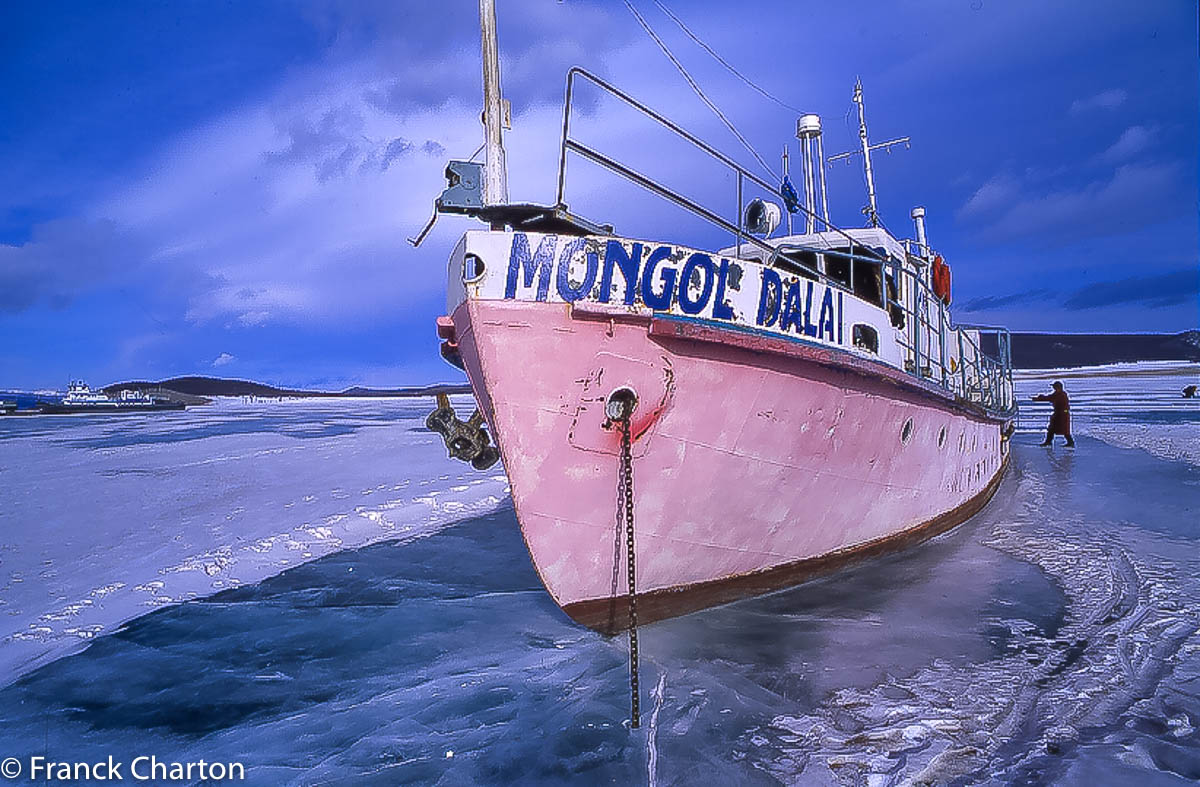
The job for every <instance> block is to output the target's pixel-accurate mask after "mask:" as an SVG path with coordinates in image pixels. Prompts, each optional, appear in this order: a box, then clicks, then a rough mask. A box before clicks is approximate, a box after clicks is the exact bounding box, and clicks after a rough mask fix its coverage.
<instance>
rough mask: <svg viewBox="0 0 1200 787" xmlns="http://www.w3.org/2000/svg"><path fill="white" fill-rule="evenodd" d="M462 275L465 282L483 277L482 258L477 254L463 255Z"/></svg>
mask: <svg viewBox="0 0 1200 787" xmlns="http://www.w3.org/2000/svg"><path fill="white" fill-rule="evenodd" d="M462 277H463V281H464V282H467V283H470V282H475V281H479V280H480V279H481V278H483V260H482V259H481V258H480V257H479V255H477V254H468V255H467V256H465V257H463V267H462Z"/></svg>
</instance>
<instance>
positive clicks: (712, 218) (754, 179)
mask: <svg viewBox="0 0 1200 787" xmlns="http://www.w3.org/2000/svg"><path fill="white" fill-rule="evenodd" d="M576 78H580V79H584V80H586V81H588V82H591V83H592V84H593V85H595V86H596V87H597V88H599V89H600V90H602V91H604V92H605V93H608V94H609V95H611V96H612V97H614V98H616V99H618V100H619V101H621V102H622V103H624V104H626V105H627V106H629V107H631V108H633V109H634V110H636V111H637V112H640V113H641V114H643V115H645V116H646V117H648V118H650V119H651V120H654V121H655V122H656V123H658V124H659V125H661V126H662V127H663V128H666V129H667V130H669V131H671V132H672V133H674V134H675V135H676V136H678V137H680V138H682V139H684V140H685V141H687V142H689V143H690V144H691V145H693V146H694V147H696V148H698V149H700V150H702V151H704V152H705V153H707V154H708V155H709V156H710V157H712V158H714V159H716V160H717V161H719V162H720V163H722V164H724V165H725V166H726V167H727V168H728V169H730V170H731V171H732V172H733V173H734V174H735V176H736V181H737V186H736V191H737V212H736V213H735V214H734V216H735V217H736V219H735V222H733V223H731V222H729V221H727V220H725V219H724V218H723V217H721V216H720V215H718V214H716V213H714V212H713V211H711V210H709V209H708V208H706V207H704V206H703V205H700V204H699V203H697V202H695V201H693V200H690V199H688V198H687V197H684V196H683V195H682V194H678V193H676V192H674V191H672V190H671V189H670V188H668V187H667V186H664V185H662V184H661V183H658V182H656V181H654V180H652V179H650V178H648V177H646V176H645V175H643V174H642V173H640V172H637V171H636V170H634V169H632V168H630V167H627V166H625V165H624V164H621V163H620V162H618V161H616V160H615V159H613V158H611V157H609V156H606V155H604V154H603V153H600V152H599V151H597V150H594V149H592V148H590V147H588V146H587V145H584V144H583V143H582V142H580V141H578V140H576V139H573V138H572V137H571V107H572V100H573V98H574V95H575V80H576ZM568 152H570V153H575V154H576V155H579V156H581V157H583V158H585V159H587V160H588V161H591V162H592V163H593V164H597V165H599V166H601V167H604V168H605V169H608V170H609V171H611V172H613V173H615V174H617V175H620V176H621V177H623V178H625V179H626V180H629V181H630V182H632V183H634V184H635V185H638V186H641V187H642V188H644V189H646V190H648V191H650V192H652V193H654V194H657V195H658V196H660V197H662V198H664V199H666V200H668V201H670V202H673V203H675V204H676V205H678V206H680V207H682V208H684V209H686V210H689V211H691V212H692V213H695V214H696V215H697V216H700V217H701V218H703V219H705V220H706V221H708V222H710V223H712V224H714V225H715V226H717V227H720V228H721V229H724V230H726V231H727V232H729V233H731V234H732V235H733V236H734V238H735V244H736V247H737V249H738V254H739V256H740V254H741V246H742V243H750V244H753V245H754V246H757V247H758V248H759V249H761V250H762V251H763V252H765V253H766V254H772V252H773V251H774V248H775V247H774V246H772V245H771V244H770V243H767V242H766V241H765V240H762V239H760V238H756V237H754V236H753V235H750V234H749V233H747V232H746V231H745V230H743V229H742V225H741V217H742V209H743V207H744V206H745V205H746V200H745V186H746V182H747V181H749V182H750V183H752V184H753V185H755V186H758V187H759V188H761V189H762V190H763V191H765V192H766V193H768V194H770V195H771V196H773V197H775V198H776V199H778V200H780V201H781V202H784V201H785V200H784V197H783V194H782V193H781V192H780V191H779V189H777V188H776V187H775V186H772V185H771V184H770V183H767V182H766V181H765V180H763V179H762V178H760V177H758V176H757V175H755V174H754V173H753V172H750V171H749V170H748V169H746V168H745V167H743V166H742V165H741V164H738V163H737V162H736V161H734V160H733V159H731V158H729V157H728V156H726V155H725V154H724V153H722V152H721V151H719V150H717V149H716V148H714V147H713V146H711V145H709V144H708V143H707V142H705V141H704V140H702V139H700V138H699V137H697V136H695V135H694V134H692V133H691V132H689V131H687V130H686V129H684V128H683V127H681V126H680V125H679V124H677V123H676V122H675V121H673V120H671V119H670V118H668V117H666V116H664V115H662V114H661V113H659V112H658V111H656V110H654V109H653V108H651V107H649V106H647V105H645V104H643V103H642V102H640V101H638V100H637V99H635V98H633V97H632V96H630V95H629V94H628V93H626V92H624V91H623V90H621V89H620V88H618V87H616V86H614V85H612V84H610V83H608V82H606V81H605V80H603V79H601V78H600V77H598V76H596V75H595V74H593V73H591V72H589V71H587V70H585V69H582V68H579V67H578V66H576V67H574V68H572V69H571V70H570V71H568V72H567V92H566V100H565V101H564V102H563V123H562V142H561V145H560V147H559V154H558V190H557V192H556V197H555V202H556V204H558V205H560V206H562V205H565V204H566V203H565V201H564V197H565V192H566V184H567V153H568ZM799 209H800V210H801V211H803V212H804V213H806V214H809V215H810V216H812V217H813V218H814V219H815V220H817V221H820V222H821V223H822V224H824V225H825V226H827V227H828V229H829V230H830V231H831V232H837V233H839V234H841V235H842V236H844V237H845V238H846V240H847V241H848V242H850V243H851V244H853V243H854V239H853V238H851V237H850V235H849V234H847V233H846V232H845V231H844V230H842V229H840V228H838V227H835V226H833V225H832V224H829V223H827V222H826V221H825V219H824V218H822V217H820V216H818V215H817V214H816V213H815V212H813V211H812V210H810V209H809V208H808V207H807V206H805V205H800V206H799ZM771 259H772V263H771V264H775V263H777V262H779V261H780V260H779V257H778V255H773V256H772V258H771ZM785 259H786V258H785ZM781 267H784V268H786V269H789V270H790V269H791V268H792V265H791V264H790V261H789V262H784V263H783V264H782V265H781Z"/></svg>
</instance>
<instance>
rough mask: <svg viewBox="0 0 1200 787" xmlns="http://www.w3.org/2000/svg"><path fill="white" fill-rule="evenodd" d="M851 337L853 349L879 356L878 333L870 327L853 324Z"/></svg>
mask: <svg viewBox="0 0 1200 787" xmlns="http://www.w3.org/2000/svg"><path fill="white" fill-rule="evenodd" d="M853 336H854V346H855V347H857V348H859V349H860V350H866V351H867V352H872V353H875V354H876V355H879V332H878V331H876V330H875V329H874V328H873V327H872V326H870V325H865V324H863V323H857V324H855V326H854V333H853Z"/></svg>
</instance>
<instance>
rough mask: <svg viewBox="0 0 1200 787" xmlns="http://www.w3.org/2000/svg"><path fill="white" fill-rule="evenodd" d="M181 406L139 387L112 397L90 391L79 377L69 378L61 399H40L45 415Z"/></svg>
mask: <svg viewBox="0 0 1200 787" xmlns="http://www.w3.org/2000/svg"><path fill="white" fill-rule="evenodd" d="M184 407H185V405H184V404H183V403H182V402H174V401H171V400H170V399H169V398H167V397H165V396H161V395H157V394H151V393H145V392H142V391H131V390H123V391H121V393H120V394H119V395H118V396H117V397H115V398H114V397H111V396H109V395H108V394H106V393H104V392H103V391H93V390H92V389H91V388H89V387H88V384H87V383H85V382H83V381H82V380H72V381H71V384H70V385H69V386H68V388H67V395H66V396H64V397H63V398H62V400H61V401H59V402H43V403H42V404H41V405H40V407H39V409H40V411H41V412H42V413H44V414H48V415H67V414H75V413H91V414H100V415H118V414H123V413H144V412H155V411H159V410H183V409H184Z"/></svg>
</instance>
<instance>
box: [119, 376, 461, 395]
mask: <svg viewBox="0 0 1200 787" xmlns="http://www.w3.org/2000/svg"><path fill="white" fill-rule="evenodd" d="M102 390H103V391H104V392H105V393H106V394H109V395H110V396H112V395H115V394H118V393H120V392H121V391H155V390H162V391H171V392H174V393H177V394H184V395H186V396H203V397H214V396H234V397H242V396H252V397H255V398H260V399H279V398H285V397H286V398H289V399H316V398H328V397H340V398H392V397H414V396H436V395H437V394H440V393H444V394H447V395H454V394H469V393H471V386H470V385H469V384H467V383H433V384H431V385H417V386H404V387H400V388H366V387H363V386H353V387H351V388H345V389H343V390H341V391H320V390H317V391H314V390H307V389H303V388H279V387H277V386H274V385H267V384H266V383H257V382H253V381H251V380H236V379H226V378H222V377H202V376H188V377H171V378H168V379H165V380H158V381H148V380H131V381H128V382H121V383H112V384H111V385H106V386H104V388H103V389H102Z"/></svg>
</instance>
